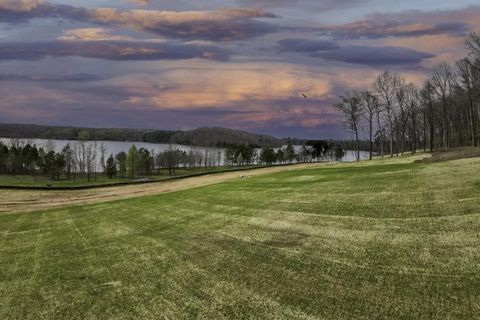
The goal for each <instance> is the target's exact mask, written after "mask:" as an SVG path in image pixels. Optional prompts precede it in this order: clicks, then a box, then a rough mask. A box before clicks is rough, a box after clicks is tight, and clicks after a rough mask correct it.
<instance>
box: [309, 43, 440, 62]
mask: <svg viewBox="0 0 480 320" xmlns="http://www.w3.org/2000/svg"><path fill="white" fill-rule="evenodd" d="M311 56H312V57H319V58H323V59H326V60H332V61H341V62H347V63H355V64H362V65H369V66H388V65H410V64H418V63H420V62H421V61H422V60H423V59H428V58H433V57H434V55H432V54H430V53H425V52H419V51H415V50H413V49H407V48H399V47H372V46H346V47H342V48H339V49H337V50H333V51H329V52H316V53H312V54H311Z"/></svg>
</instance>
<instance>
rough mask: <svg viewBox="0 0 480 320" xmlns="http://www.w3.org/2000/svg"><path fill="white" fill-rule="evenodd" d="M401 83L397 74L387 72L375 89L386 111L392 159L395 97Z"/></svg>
mask: <svg viewBox="0 0 480 320" xmlns="http://www.w3.org/2000/svg"><path fill="white" fill-rule="evenodd" d="M399 83H400V77H399V76H398V74H396V73H390V72H388V71H385V72H384V73H383V74H381V75H380V76H379V77H378V78H377V79H376V80H375V82H374V84H373V88H374V91H375V93H376V94H377V95H378V97H379V99H380V104H381V105H382V107H383V109H384V110H385V114H386V120H387V127H388V131H389V138H390V157H393V139H394V134H395V133H394V130H395V96H396V92H397V90H398V86H399Z"/></svg>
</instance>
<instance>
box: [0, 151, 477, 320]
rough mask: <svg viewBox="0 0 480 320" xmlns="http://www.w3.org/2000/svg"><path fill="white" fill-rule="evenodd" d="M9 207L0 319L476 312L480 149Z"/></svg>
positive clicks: (1, 228)
mask: <svg viewBox="0 0 480 320" xmlns="http://www.w3.org/2000/svg"><path fill="white" fill-rule="evenodd" d="M374 163H375V164H368V163H362V164H360V165H338V166H325V167H323V168H315V169H302V170H292V171H286V172H282V173H276V174H270V175H265V176H258V177H252V178H249V179H239V180H235V181H231V182H227V183H221V184H216V185H212V186H208V187H202V188H196V189H191V190H187V191H182V192H176V193H170V194H163V195H158V196H150V197H144V198H136V199H130V200H122V201H116V202H110V203H101V204H95V205H88V206H79V207H70V208H63V209H56V210H50V211H44V212H34V213H12V214H4V215H1V216H0V319H164V318H165V319H223V318H228V319H478V318H480V232H479V231H480V175H479V170H478V169H479V168H480V159H478V158H475V159H463V160H455V161H450V162H440V163H434V164H420V163H401V161H400V162H398V161H397V162H392V161H390V160H384V161H376V162H374Z"/></svg>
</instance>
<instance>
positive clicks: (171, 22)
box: [0, 0, 277, 41]
mask: <svg viewBox="0 0 480 320" xmlns="http://www.w3.org/2000/svg"><path fill="white" fill-rule="evenodd" d="M275 17H276V16H275V15H273V14H271V13H268V12H265V11H262V10H254V9H235V8H229V9H219V10H211V11H183V12H177V11H162V10H119V9H114V8H98V9H86V8H81V7H74V6H69V5H60V4H54V3H50V2H43V1H40V0H22V1H21V2H19V3H16V2H15V1H14V0H0V22H9V23H18V22H21V21H27V20H30V19H33V18H63V19H70V20H74V21H80V22H89V23H95V24H103V25H115V26H122V27H130V28H133V29H135V30H140V31H147V32H151V33H154V34H157V35H161V36H165V37H168V38H178V39H187V40H197V39H198V40H211V41H230V40H244V39H250V38H254V37H258V36H262V35H265V34H268V33H273V32H275V31H276V30H277V27H276V26H275V25H273V24H270V23H267V22H265V21H261V20H258V19H259V18H275Z"/></svg>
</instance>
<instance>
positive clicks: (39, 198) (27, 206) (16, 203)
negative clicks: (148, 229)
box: [0, 163, 322, 213]
mask: <svg viewBox="0 0 480 320" xmlns="http://www.w3.org/2000/svg"><path fill="white" fill-rule="evenodd" d="M321 165H322V164H319V163H311V164H299V165H293V166H280V167H270V168H261V169H252V170H246V171H241V172H226V173H217V174H212V175H205V176H200V177H191V178H185V179H179V180H174V181H164V182H158V183H150V184H138V185H137V184H136V185H127V186H117V187H108V188H99V189H89V190H72V191H56V190H52V191H48V190H39V191H35V190H0V213H14V212H19V211H37V210H44V209H49V208H59V207H65V206H71V205H79V204H90V203H98V202H105V201H112V200H117V199H128V198H134V197H141V196H147V195H154V194H160V193H166V192H174V191H180V190H186V189H191V188H196V187H201V186H207V185H211V184H215V183H220V182H225V181H228V180H232V179H240V178H241V177H251V176H258V175H263V174H268V173H274V172H281V171H290V170H298V169H304V168H312V167H316V166H321Z"/></svg>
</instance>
